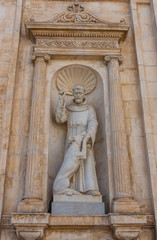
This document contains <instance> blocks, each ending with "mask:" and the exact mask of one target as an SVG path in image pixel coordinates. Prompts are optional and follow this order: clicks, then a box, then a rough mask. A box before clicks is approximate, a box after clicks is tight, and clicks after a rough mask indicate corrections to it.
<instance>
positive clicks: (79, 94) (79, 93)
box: [72, 84, 85, 104]
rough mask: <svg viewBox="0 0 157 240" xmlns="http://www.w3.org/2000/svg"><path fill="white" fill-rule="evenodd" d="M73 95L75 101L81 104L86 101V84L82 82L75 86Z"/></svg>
mask: <svg viewBox="0 0 157 240" xmlns="http://www.w3.org/2000/svg"><path fill="white" fill-rule="evenodd" d="M72 90H73V96H74V100H75V103H77V104H81V103H83V102H84V99H85V89H84V86H83V85H81V84H77V85H75V86H74V87H73V89H72Z"/></svg>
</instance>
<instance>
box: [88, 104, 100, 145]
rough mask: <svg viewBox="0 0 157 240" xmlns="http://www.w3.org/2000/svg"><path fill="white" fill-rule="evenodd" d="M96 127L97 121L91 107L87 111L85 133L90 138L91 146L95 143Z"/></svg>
mask: <svg viewBox="0 0 157 240" xmlns="http://www.w3.org/2000/svg"><path fill="white" fill-rule="evenodd" d="M97 127H98V121H97V117H96V113H95V110H94V108H93V107H92V106H91V107H90V108H89V111H88V119H87V133H88V134H89V136H90V137H91V141H92V146H93V145H94V142H95V137H96V132H97Z"/></svg>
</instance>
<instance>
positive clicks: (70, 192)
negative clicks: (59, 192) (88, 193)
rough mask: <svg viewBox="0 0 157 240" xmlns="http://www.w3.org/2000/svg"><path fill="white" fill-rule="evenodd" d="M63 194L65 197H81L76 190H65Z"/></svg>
mask: <svg viewBox="0 0 157 240" xmlns="http://www.w3.org/2000/svg"><path fill="white" fill-rule="evenodd" d="M65 194H66V195H67V196H72V195H81V193H80V192H78V191H76V190H74V189H70V188H69V189H67V190H66V192H65Z"/></svg>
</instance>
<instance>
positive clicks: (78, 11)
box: [52, 2, 104, 24]
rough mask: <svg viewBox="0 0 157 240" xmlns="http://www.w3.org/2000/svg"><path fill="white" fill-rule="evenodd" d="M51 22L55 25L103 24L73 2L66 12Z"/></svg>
mask: <svg viewBox="0 0 157 240" xmlns="http://www.w3.org/2000/svg"><path fill="white" fill-rule="evenodd" d="M52 22H55V23H92V24H93V23H104V22H103V21H101V20H100V19H98V18H97V17H96V16H94V15H93V14H91V13H89V12H86V11H85V10H84V7H82V6H81V5H80V4H79V3H77V2H75V3H73V4H71V5H70V6H68V7H67V11H66V12H64V13H62V14H60V15H58V16H57V17H55V18H54V19H52Z"/></svg>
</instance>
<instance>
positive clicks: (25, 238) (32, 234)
mask: <svg viewBox="0 0 157 240" xmlns="http://www.w3.org/2000/svg"><path fill="white" fill-rule="evenodd" d="M43 233H44V228H35V227H34V228H26V227H23V228H17V229H16V234H17V237H18V238H19V239H22V240H30V239H31V240H39V239H41V238H42V236H43Z"/></svg>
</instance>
